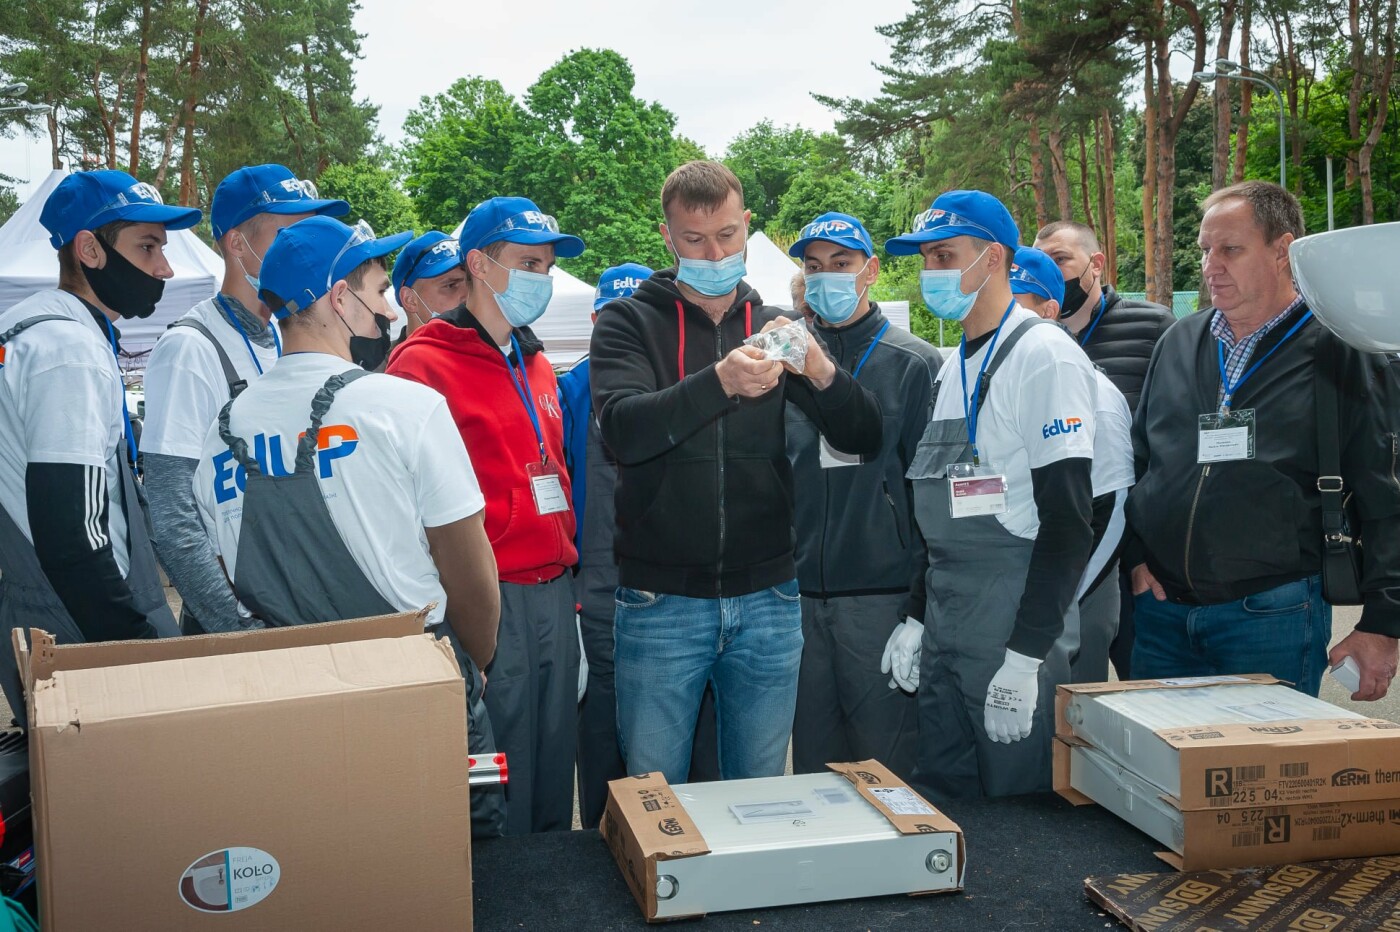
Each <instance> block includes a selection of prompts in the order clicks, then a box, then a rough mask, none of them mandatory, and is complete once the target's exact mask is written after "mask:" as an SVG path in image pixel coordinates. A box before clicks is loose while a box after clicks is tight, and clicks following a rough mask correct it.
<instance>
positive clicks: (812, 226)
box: [799, 220, 855, 239]
mask: <svg viewBox="0 0 1400 932" xmlns="http://www.w3.org/2000/svg"><path fill="white" fill-rule="evenodd" d="M848 230H849V231H853V230H855V227H854V226H852V225H851V224H849V223H847V222H846V221H844V220H817V221H815V222H813V223H809V224H807V228H806V229H805V230H803V231H802V236H801V237H799V238H800V239H809V238H810V237H813V236H821V235H822V234H823V233H826V234H838V233H845V232H847V231H848Z"/></svg>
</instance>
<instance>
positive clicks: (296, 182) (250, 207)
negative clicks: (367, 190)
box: [209, 165, 350, 239]
mask: <svg viewBox="0 0 1400 932" xmlns="http://www.w3.org/2000/svg"><path fill="white" fill-rule="evenodd" d="M348 213H350V205H349V204H347V203H346V202H345V201H335V200H326V199H325V198H322V197H321V196H320V195H319V194H318V193H317V191H316V185H314V184H312V183H311V182H310V181H303V180H302V179H300V178H298V177H297V176H296V175H293V174H292V170H291V169H290V168H287V167H286V166H285V165H247V166H244V167H243V168H240V169H238V170H237V171H235V172H233V173H232V174H230V175H229V176H228V177H227V178H225V179H224V180H223V181H220V182H219V186H218V187H217V188H216V189H215V190H214V203H213V204H212V205H211V206H210V208H209V225H210V226H211V227H212V228H213V232H214V239H223V238H224V234H225V233H227V232H228V231H229V230H232V229H233V228H234V227H236V226H238V225H239V224H240V223H242V222H243V221H245V220H248V219H249V218H251V217H256V216H257V215H258V214H316V215H318V216H324V217H343V216H345V215H346V214H348Z"/></svg>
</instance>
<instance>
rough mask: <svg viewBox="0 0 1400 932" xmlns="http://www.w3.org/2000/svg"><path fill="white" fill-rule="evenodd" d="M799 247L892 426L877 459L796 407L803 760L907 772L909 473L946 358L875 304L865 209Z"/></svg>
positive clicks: (814, 299) (918, 546) (840, 346)
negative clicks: (846, 444) (854, 450)
mask: <svg viewBox="0 0 1400 932" xmlns="http://www.w3.org/2000/svg"><path fill="white" fill-rule="evenodd" d="M788 254H789V255H791V256H794V257H796V258H797V259H799V260H801V261H802V266H803V270H804V273H805V283H804V284H805V296H806V303H807V304H808V305H809V306H810V307H811V309H812V312H813V314H814V315H815V329H816V333H817V335H818V336H819V337H821V339H822V341H823V342H824V343H825V344H826V349H827V353H828V354H829V355H830V356H831V359H832V361H833V362H835V363H836V365H838V366H840V367H841V368H842V369H844V370H845V371H847V372H849V373H851V378H853V379H855V380H856V381H857V382H859V383H860V384H861V385H862V386H864V387H865V388H866V389H867V390H869V391H870V392H871V393H872V394H873V395H874V396H875V397H876V398H878V399H879V401H880V410H881V411H882V412H883V414H884V423H885V429H884V439H883V441H882V443H881V446H880V452H879V453H878V454H876V455H874V456H869V457H860V456H848V455H846V454H842V453H838V452H836V451H835V450H833V449H832V447H831V445H830V444H829V443H828V442H827V441H825V440H824V439H822V438H821V436H820V435H819V434H818V433H817V429H816V426H815V425H814V424H813V423H812V421H811V419H810V418H808V417H807V416H806V415H805V414H803V413H802V410H801V409H800V408H796V407H794V406H791V405H790V406H788V409H787V451H788V459H790V460H791V461H792V477H793V498H794V505H795V509H796V510H795V511H794V514H793V524H794V527H795V529H796V531H797V535H796V540H797V581H798V583H799V585H800V586H801V588H802V636H803V646H802V669H801V672H800V673H799V675H798V680H797V715H796V718H795V719H794V721H793V727H792V768H793V770H794V771H795V772H797V773H818V772H821V771H823V770H825V769H826V765H827V763H828V762H829V761H850V760H866V759H867V758H872V757H873V758H875V759H877V760H879V761H880V762H881V763H883V764H885V765H887V766H888V767H889V768H890V769H892V770H893V771H894V772H895V773H897V774H899V775H900V776H902V777H904V778H905V779H908V778H909V777H910V776H912V774H913V770H914V758H915V754H916V752H917V750H918V717H919V709H918V703H917V702H916V700H915V698H914V695H913V693H914V689H915V686H916V684H917V675H918V674H917V670H916V669H915V668H914V666H913V656H914V654H915V653H916V652H917V646H918V643H919V638H920V636H921V635H922V632H923V625H922V623H921V622H919V621H918V620H914V619H910V620H908V621H906V620H905V619H904V617H903V616H902V615H901V614H900V611H901V609H902V608H903V607H904V602H905V601H906V600H907V599H908V597H909V580H910V579H911V578H912V577H913V575H914V574H915V573H916V572H918V570H919V569H920V567H922V565H923V563H924V561H925V560H927V556H926V555H925V553H924V547H923V541H922V539H921V538H919V537H918V535H917V533H916V528H915V524H914V507H913V501H912V499H911V497H910V495H909V488H908V483H907V482H906V481H905V479H904V473H905V472H906V471H907V470H908V469H909V464H910V463H911V462H912V461H913V459H914V451H915V449H917V447H918V445H919V438H920V437H922V436H923V433H924V428H925V427H926V426H927V425H928V415H929V400H930V399H931V398H932V395H933V380H934V377H935V376H937V374H938V368H939V366H941V365H942V357H940V356H939V355H938V352H937V350H935V349H934V348H933V347H931V346H929V345H928V343H927V342H925V341H923V340H920V339H919V338H918V337H916V336H914V335H913V334H910V333H907V332H906V331H904V330H901V329H899V328H897V327H892V326H891V325H890V321H889V320H888V319H887V318H886V317H885V315H884V314H882V313H881V312H880V308H879V306H878V305H877V304H876V303H875V302H874V301H872V300H871V299H870V289H871V288H872V287H873V286H874V284H875V281H876V279H877V278H878V277H879V275H880V260H879V259H878V258H876V257H875V247H874V244H873V243H871V241H870V234H869V233H867V232H866V230H865V227H864V226H863V225H862V224H861V222H860V221H859V220H857V219H856V218H855V217H851V216H849V215H847V214H840V213H826V214H822V215H821V216H820V217H817V218H816V219H815V220H813V221H812V222H811V223H809V224H807V226H805V227H804V228H803V229H802V232H801V234H800V237H799V238H798V240H797V242H795V243H793V245H792V248H791V249H789V250H788ZM901 644H902V645H904V647H903V649H901ZM891 674H893V675H891ZM901 687H902V688H901Z"/></svg>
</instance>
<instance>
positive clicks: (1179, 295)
mask: <svg viewBox="0 0 1400 932" xmlns="http://www.w3.org/2000/svg"><path fill="white" fill-rule="evenodd" d="M1118 293H1119V294H1121V295H1122V296H1123V297H1125V298H1131V299H1132V300H1134V301H1145V300H1147V294H1146V293H1145V292H1141V291H1120V292H1118ZM1200 296H1201V293H1200V292H1199V291H1178V292H1175V293H1173V294H1172V313H1173V314H1175V315H1176V316H1177V317H1178V318H1182V317H1185V316H1186V315H1187V314H1194V313H1195V312H1196V311H1198V310H1200V308H1199V307H1198V306H1197V302H1198V301H1199V300H1200Z"/></svg>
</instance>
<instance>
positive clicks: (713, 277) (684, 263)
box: [676, 249, 748, 298]
mask: <svg viewBox="0 0 1400 932" xmlns="http://www.w3.org/2000/svg"><path fill="white" fill-rule="evenodd" d="M746 274H748V269H747V268H745V267H744V251H743V250H742V249H741V250H739V251H738V252H736V253H735V254H734V255H732V256H725V257H724V258H723V259H718V260H711V259H682V258H681V257H680V256H679V255H678V256H676V281H678V282H683V283H685V284H687V285H689V286H690V287H692V288H694V289H695V290H696V291H698V292H700V293H701V294H702V295H705V296H707V297H711V298H718V297H720V296H721V295H727V294H729V292H731V291H733V290H734V289H735V288H736V287H737V286H738V284H739V280H740V279H742V278H743V277H744V276H745V275H746Z"/></svg>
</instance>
